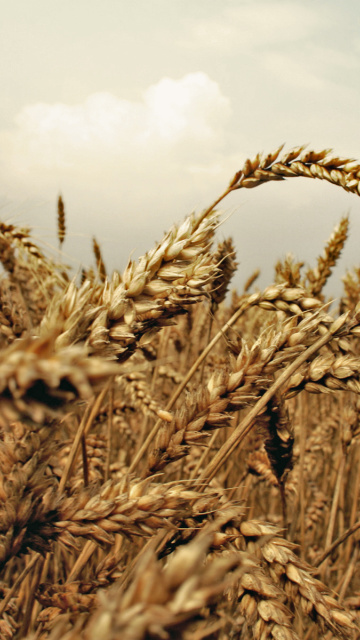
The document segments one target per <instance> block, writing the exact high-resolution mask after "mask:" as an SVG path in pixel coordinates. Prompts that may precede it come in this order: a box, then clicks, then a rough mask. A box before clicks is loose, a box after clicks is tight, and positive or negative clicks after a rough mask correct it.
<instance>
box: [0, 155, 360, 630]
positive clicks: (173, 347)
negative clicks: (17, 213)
mask: <svg viewBox="0 0 360 640" xmlns="http://www.w3.org/2000/svg"><path fill="white" fill-rule="evenodd" d="M293 177H299V178H302V177H303V178H313V179H321V180H327V181H328V182H330V183H332V184H333V185H334V186H337V187H340V188H342V189H345V190H346V191H348V192H349V193H353V194H355V195H360V163H358V162H356V161H354V160H351V159H348V158H340V157H337V156H335V155H333V153H332V151H331V150H323V151H320V152H315V151H308V150H306V149H305V148H304V147H298V148H296V149H293V150H291V151H289V152H284V151H283V148H282V147H280V148H278V149H277V150H275V151H274V152H273V153H270V154H268V155H267V156H263V155H260V154H258V155H257V156H256V157H255V158H254V159H253V160H247V161H246V162H245V164H244V166H243V168H242V169H241V170H240V171H238V172H237V173H236V174H235V176H234V177H233V179H232V180H231V182H230V184H229V186H228V187H227V188H226V190H225V191H224V193H223V194H221V196H220V197H219V198H218V199H217V200H216V202H214V203H213V204H212V205H211V206H210V207H209V208H208V209H206V210H205V211H203V212H202V213H201V214H199V215H195V214H191V215H190V216H188V217H187V218H186V219H185V220H184V221H183V222H182V223H180V224H179V225H175V226H173V227H172V228H171V229H170V231H169V232H168V233H167V234H166V235H165V237H164V238H163V240H162V241H161V242H160V243H159V244H157V245H155V246H154V248H153V249H150V250H149V252H148V253H147V254H146V255H144V256H143V257H142V258H140V260H139V261H137V262H134V261H129V263H128V265H127V267H126V269H125V271H124V273H122V274H120V273H119V272H116V271H115V272H113V273H111V274H108V273H107V271H106V266H105V265H106V259H104V257H103V255H102V252H101V247H100V246H99V244H98V242H97V240H96V239H95V238H94V239H93V251H94V257H95V267H94V268H91V267H89V268H87V269H83V271H82V273H81V274H78V275H77V276H76V277H72V274H70V271H69V268H68V267H67V266H66V264H65V263H62V261H61V259H60V258H59V260H58V259H55V258H54V257H51V256H49V255H47V253H46V252H44V251H43V250H42V249H41V248H40V246H39V242H37V240H36V238H35V237H33V236H32V235H31V232H30V230H29V229H25V228H20V227H17V226H15V225H12V224H7V223H5V222H3V223H0V257H1V262H2V266H3V270H2V273H1V274H0V275H1V277H0V301H1V306H0V347H1V358H0V387H1V389H0V391H1V401H0V479H1V482H0V499H1V502H0V509H1V517H0V529H1V530H0V564H1V575H0V592H1V600H0V611H1V615H0V637H1V639H4V640H8V639H23V638H26V639H27V640H76V639H81V640H98V639H109V640H157V639H158V640H169V639H173V638H174V639H175V640H180V639H183V640H201V639H203V638H207V639H209V640H215V639H219V640H225V639H236V638H239V639H241V640H252V639H254V640H265V639H266V638H270V639H274V640H295V639H303V640H313V639H314V640H320V638H321V639H322V638H325V639H327V640H330V638H346V639H347V638H349V639H352V640H355V638H360V631H359V629H360V627H359V624H358V623H359V616H358V612H359V609H360V575H359V568H360V558H359V540H360V538H359V535H360V516H359V490H360V441H359V436H360V422H359V416H360V400H359V393H360V346H359V343H358V340H359V337H360V299H359V294H360V268H356V267H355V268H354V270H352V271H349V272H347V273H346V274H345V275H344V277H343V294H342V297H341V299H340V302H337V303H336V304H331V301H329V300H327V299H326V297H325V296H324V293H323V289H324V285H325V284H326V282H327V280H328V278H329V276H330V274H331V270H332V268H333V266H334V265H335V264H336V261H337V259H338V257H339V255H340V253H341V251H342V248H343V246H344V243H345V241H346V238H347V234H348V219H347V218H346V217H345V218H343V219H342V220H341V221H340V223H339V225H338V226H337V227H336V228H335V229H334V231H333V233H332V235H331V237H330V238H329V241H328V242H327V244H326V246H325V248H324V249H322V248H320V252H319V258H318V260H317V264H315V265H314V266H313V267H308V268H307V269H304V266H303V264H302V263H300V262H296V261H295V259H294V258H292V257H291V255H288V256H287V257H286V258H285V259H284V260H282V261H279V262H278V263H277V264H276V265H275V270H274V274H273V282H271V281H270V282H269V286H267V287H266V288H265V289H264V290H262V291H261V290H259V289H258V288H257V283H256V280H257V276H258V273H254V274H253V275H252V277H251V278H249V281H248V282H247V283H246V285H245V287H244V290H243V291H242V292H239V291H233V292H232V293H231V294H230V293H227V292H229V289H230V288H231V279H232V276H233V274H234V273H235V271H236V268H237V262H236V249H235V247H234V243H233V241H232V239H231V238H229V239H227V240H225V241H223V242H220V243H217V244H216V242H215V232H216V229H217V227H218V226H219V224H220V223H221V215H219V214H218V213H217V205H218V204H219V203H220V202H221V201H222V200H223V199H224V198H225V197H226V196H227V195H228V194H229V193H231V192H233V191H236V190H239V189H241V188H253V187H258V186H261V185H262V184H264V185H265V183H267V182H269V181H272V180H279V181H280V180H284V179H288V178H293ZM349 197H350V196H349ZM70 219H71V216H70ZM70 224H71V221H70V220H68V218H67V217H66V213H65V205H64V202H63V200H62V198H61V197H60V198H59V201H58V240H59V247H60V249H61V248H62V246H63V243H64V242H65V241H66V231H67V226H68V225H70ZM59 255H61V252H60V254H59Z"/></svg>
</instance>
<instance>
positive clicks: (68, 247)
mask: <svg viewBox="0 0 360 640" xmlns="http://www.w3.org/2000/svg"><path fill="white" fill-rule="evenodd" d="M1 16H2V17H1V22H0V82H1V89H2V91H1V96H2V97H1V103H0V206H1V211H2V217H3V219H5V220H9V219H11V220H12V221H15V222H17V223H19V224H28V225H31V226H32V227H34V228H35V229H36V233H37V234H38V235H39V236H40V237H41V238H43V239H44V240H45V241H47V242H49V243H52V244H56V239H55V238H56V235H55V229H56V201H57V197H58V194H59V193H60V192H61V193H62V195H63V199H64V201H65V206H66V212H67V227H68V234H69V235H68V238H67V239H66V241H65V245H64V251H65V252H66V253H67V254H69V256H71V257H72V261H71V264H73V266H74V267H75V268H77V267H78V265H79V262H81V261H83V262H86V263H89V261H90V260H91V259H92V257H91V254H90V252H89V247H90V245H91V238H92V236H93V235H96V237H97V239H98V241H99V242H100V244H101V246H102V249H103V253H104V256H105V260H106V262H107V264H108V266H109V268H115V267H117V268H120V269H122V268H123V267H124V266H125V263H126V261H127V259H128V257H129V255H130V253H131V252H133V256H134V257H137V256H139V255H141V254H142V253H144V252H145V251H146V250H147V249H150V248H151V247H152V246H153V244H154V242H155V241H156V240H161V237H162V235H163V232H164V231H166V230H167V229H168V228H169V227H170V226H171V225H172V223H174V222H176V221H179V222H180V221H181V220H182V219H183V218H184V216H185V215H186V214H187V213H189V212H190V211H192V210H194V209H195V210H197V211H200V210H201V209H202V208H204V207H205V206H207V205H208V204H210V203H211V202H212V200H214V199H215V197H217V195H219V194H220V193H221V192H222V191H223V190H224V188H225V187H226V185H227V183H228V181H229V180H230V178H231V177H232V175H233V174H234V173H235V171H236V170H238V169H239V168H240V166H241V165H242V163H243V161H244V160H245V159H246V157H253V156H255V155H256V153H257V152H258V151H264V152H268V151H271V150H272V149H274V148H276V147H277V146H278V145H279V144H281V143H282V142H285V143H286V145H287V148H290V147H293V146H296V145H299V144H302V143H308V144H309V146H310V147H311V148H315V149H321V148H328V147H333V148H334V150H335V151H336V153H337V154H340V155H347V156H351V157H353V158H356V159H359V158H360V137H359V111H360V109H359V107H360V5H359V2H358V0H348V1H347V2H346V3H341V2H338V1H335V0H317V1H316V2H315V1H314V0H309V1H307V0H299V1H297V0H263V1H261V0H132V2H130V1H129V0H61V1H60V0H12V2H5V1H4V0H3V1H2V9H1ZM222 207H223V209H224V215H225V216H226V215H228V214H230V213H231V214H232V215H231V217H230V219H228V220H227V221H226V222H225V223H224V225H223V226H222V227H221V229H220V230H219V238H222V237H227V236H229V235H232V236H233V239H234V242H235V245H236V247H237V251H238V260H239V262H240V266H239V275H238V278H237V280H236V284H238V285H239V286H241V284H242V283H243V282H244V281H245V280H246V279H247V277H248V276H249V274H250V273H251V272H252V271H253V270H254V269H255V268H256V267H258V266H259V267H261V268H262V271H263V276H262V280H261V285H262V286H266V285H267V284H270V283H271V282H272V280H273V265H274V263H275V262H276V260H277V259H278V258H281V257H283V256H284V255H285V254H286V253H287V252H289V251H291V252H293V253H294V254H295V255H296V256H297V257H298V258H299V259H303V260H305V261H307V262H309V263H311V264H313V263H314V261H315V259H316V256H317V255H318V254H319V253H320V252H321V251H322V249H323V245H324V242H325V241H326V240H327V238H328V237H329V235H330V234H331V232H332V229H333V227H334V225H335V224H336V223H337V222H338V221H339V220H340V218H341V216H342V215H343V214H344V213H346V212H350V219H351V237H350V239H349V241H348V245H347V248H346V250H345V251H344V254H343V258H342V261H341V264H340V267H339V269H338V270H337V271H336V274H335V276H334V278H333V280H332V283H333V284H332V289H333V291H335V292H336V294H337V295H338V293H339V292H340V287H339V284H338V283H339V281H340V278H341V275H342V274H343V273H344V271H345V268H350V267H351V266H355V265H356V266H360V252H359V236H360V199H359V198H356V197H355V196H354V195H351V194H347V193H345V192H342V191H341V190H340V189H339V188H336V187H334V186H332V185H329V184H328V183H326V184H323V183H322V182H320V181H311V180H306V179H301V178H299V179H297V180H290V181H288V182H287V183H285V182H284V183H276V184H269V185H265V186H262V187H261V188H259V189H254V190H249V191H246V190H245V189H244V190H242V191H239V192H237V193H235V194H233V195H232V196H231V197H230V198H228V199H227V200H225V201H224V203H223V205H222ZM69 260H70V258H69Z"/></svg>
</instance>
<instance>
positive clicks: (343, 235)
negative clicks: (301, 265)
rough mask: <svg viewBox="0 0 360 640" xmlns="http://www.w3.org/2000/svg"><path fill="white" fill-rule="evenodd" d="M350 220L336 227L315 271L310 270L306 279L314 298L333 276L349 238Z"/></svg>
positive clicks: (344, 219)
mask: <svg viewBox="0 0 360 640" xmlns="http://www.w3.org/2000/svg"><path fill="white" fill-rule="evenodd" d="M348 228H349V218H348V217H347V216H346V217H344V218H342V219H341V221H340V224H339V225H338V226H336V227H335V229H334V231H333V233H332V234H331V237H330V238H329V241H328V243H327V245H326V247H325V250H324V255H323V256H320V257H319V258H318V264H317V267H316V268H315V269H309V270H308V272H307V274H306V277H307V279H308V281H309V286H308V289H309V291H310V292H311V294H312V295H313V296H319V297H320V294H321V291H322V289H323V287H324V285H325V284H326V281H327V279H328V277H329V276H330V274H331V269H332V267H333V266H334V265H335V264H336V261H337V260H338V258H339V256H340V253H341V251H342V249H343V247H344V244H345V242H346V239H347V236H348Z"/></svg>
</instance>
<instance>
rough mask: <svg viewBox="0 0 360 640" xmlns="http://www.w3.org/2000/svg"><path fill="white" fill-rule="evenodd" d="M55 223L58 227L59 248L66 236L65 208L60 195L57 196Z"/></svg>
mask: <svg viewBox="0 0 360 640" xmlns="http://www.w3.org/2000/svg"><path fill="white" fill-rule="evenodd" d="M57 223H58V226H57V232H58V239H59V245H60V247H61V245H62V243H63V242H64V240H65V234H66V225H65V206H64V202H63V199H62V197H61V195H59V197H58V202H57Z"/></svg>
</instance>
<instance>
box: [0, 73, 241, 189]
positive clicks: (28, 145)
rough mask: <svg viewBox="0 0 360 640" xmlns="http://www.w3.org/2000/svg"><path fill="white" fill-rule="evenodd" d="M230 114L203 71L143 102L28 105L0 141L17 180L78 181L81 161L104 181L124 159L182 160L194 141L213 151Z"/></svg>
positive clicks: (165, 83)
mask: <svg viewBox="0 0 360 640" xmlns="http://www.w3.org/2000/svg"><path fill="white" fill-rule="evenodd" d="M229 113H230V105H229V100H228V99H227V98H226V97H224V96H223V95H222V94H221V91H220V88H219V86H218V84H217V83H216V82H214V81H212V80H211V79H210V78H209V77H208V76H207V75H206V74H204V73H201V72H198V73H191V74H188V75H186V76H184V77H183V78H182V79H181V80H173V79H171V78H163V79H162V80H160V82H158V83H157V84H155V85H153V86H151V87H149V88H148V89H147V90H146V91H145V92H144V94H143V99H142V100H141V101H139V102H131V101H129V100H126V99H124V98H120V97H116V96H114V95H112V94H110V93H96V94H93V95H91V96H89V97H88V98H87V99H86V100H85V102H84V103H83V104H79V105H67V104H44V103H38V104H33V105H28V106H26V107H25V108H24V109H23V110H22V111H21V112H20V113H19V114H18V116H17V117H16V119H15V125H16V126H15V128H14V129H13V130H12V131H2V132H0V140H1V143H2V148H3V154H4V155H6V157H7V160H9V159H10V167H11V170H12V172H13V173H14V174H15V173H17V174H18V173H19V172H20V173H21V174H22V175H23V176H25V174H31V175H32V177H34V172H36V171H37V170H40V169H41V170H42V171H45V172H46V174H48V175H49V174H51V172H52V171H53V170H56V169H60V170H66V169H68V170H69V171H72V172H75V173H76V174H78V173H79V169H80V166H79V162H81V163H85V164H86V166H88V165H89V164H91V165H92V166H93V167H97V168H98V170H99V175H100V176H101V174H102V167H103V163H104V162H106V165H107V166H109V164H111V163H115V162H116V160H118V159H121V158H122V159H123V160H126V159H127V160H128V161H129V164H131V162H132V161H135V160H137V161H138V160H139V154H141V157H142V159H144V156H146V157H147V158H148V159H151V162H152V163H153V162H154V154H156V153H161V154H163V153H166V152H172V153H173V152H174V150H177V151H179V148H180V149H181V148H182V159H183V160H184V156H183V154H184V146H185V143H189V141H190V140H192V141H193V143H194V145H196V146H197V149H199V146H200V148H201V149H202V150H203V152H204V153H206V152H208V151H209V150H210V151H211V149H212V148H216V145H218V144H219V142H220V141H221V137H222V131H223V127H224V124H225V122H226V119H227V117H228V115H229ZM187 146H188V147H189V145H188V144H187ZM189 154H191V151H190V150H189ZM8 166H9V165H8ZM43 177H44V176H43Z"/></svg>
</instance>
